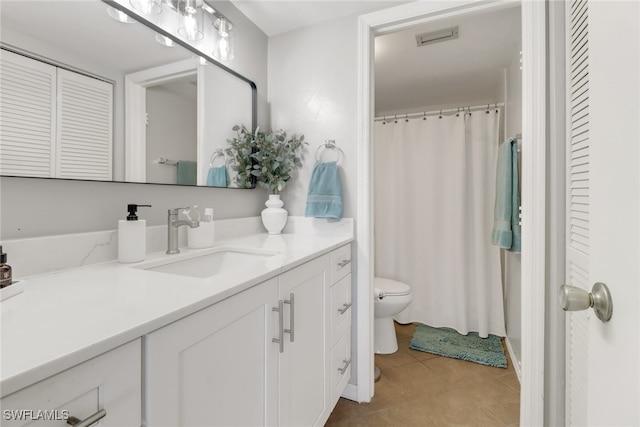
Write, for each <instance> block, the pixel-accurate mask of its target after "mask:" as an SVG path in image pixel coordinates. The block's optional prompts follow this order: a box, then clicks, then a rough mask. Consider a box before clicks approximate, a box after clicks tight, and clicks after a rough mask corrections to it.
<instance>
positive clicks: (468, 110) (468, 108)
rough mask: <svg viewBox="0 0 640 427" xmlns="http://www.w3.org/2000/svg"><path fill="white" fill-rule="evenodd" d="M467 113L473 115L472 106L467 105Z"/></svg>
mask: <svg viewBox="0 0 640 427" xmlns="http://www.w3.org/2000/svg"><path fill="white" fill-rule="evenodd" d="M467 114H469V115H471V107H469V106H468V105H467Z"/></svg>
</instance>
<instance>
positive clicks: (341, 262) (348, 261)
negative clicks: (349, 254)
mask: <svg viewBox="0 0 640 427" xmlns="http://www.w3.org/2000/svg"><path fill="white" fill-rule="evenodd" d="M349 264H351V260H350V259H345V260H342V261H340V262H339V263H338V267H340V268H342V267H345V266H347V265H349Z"/></svg>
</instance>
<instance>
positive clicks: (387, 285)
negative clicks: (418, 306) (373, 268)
mask: <svg viewBox="0 0 640 427" xmlns="http://www.w3.org/2000/svg"><path fill="white" fill-rule="evenodd" d="M373 287H374V288H376V289H380V291H382V293H383V294H384V295H385V296H401V295H409V294H410V293H411V288H410V287H409V285H407V284H406V283H402V282H398V281H396V280H391V279H385V278H382V277H375V278H374V279H373Z"/></svg>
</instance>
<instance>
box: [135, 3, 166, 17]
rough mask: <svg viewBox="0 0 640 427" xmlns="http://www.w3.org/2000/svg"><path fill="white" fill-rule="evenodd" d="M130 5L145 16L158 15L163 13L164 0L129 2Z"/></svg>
mask: <svg viewBox="0 0 640 427" xmlns="http://www.w3.org/2000/svg"><path fill="white" fill-rule="evenodd" d="M129 4H130V5H131V6H132V7H133V8H134V9H135V10H137V11H139V12H142V13H144V14H145V15H158V14H159V13H161V12H162V0H129Z"/></svg>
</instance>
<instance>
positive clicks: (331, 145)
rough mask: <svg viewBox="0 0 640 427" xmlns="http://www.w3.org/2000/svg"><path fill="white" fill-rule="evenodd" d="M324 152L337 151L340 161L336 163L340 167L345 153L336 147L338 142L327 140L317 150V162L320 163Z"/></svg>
mask: <svg viewBox="0 0 640 427" xmlns="http://www.w3.org/2000/svg"><path fill="white" fill-rule="evenodd" d="M323 150H336V151H337V152H338V159H337V160H336V162H337V163H338V164H339V165H340V164H342V159H344V151H342V148H340V147H338V146H337V145H336V141H335V140H334V139H327V140H326V141H325V142H324V144H322V145H319V146H318V148H317V149H316V161H320V157H321V154H322V151H323Z"/></svg>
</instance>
